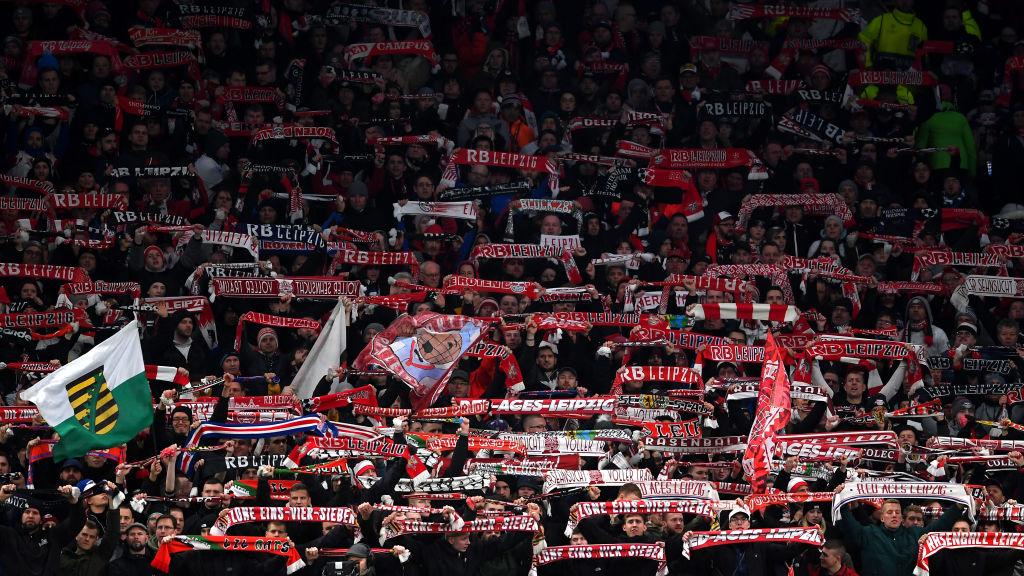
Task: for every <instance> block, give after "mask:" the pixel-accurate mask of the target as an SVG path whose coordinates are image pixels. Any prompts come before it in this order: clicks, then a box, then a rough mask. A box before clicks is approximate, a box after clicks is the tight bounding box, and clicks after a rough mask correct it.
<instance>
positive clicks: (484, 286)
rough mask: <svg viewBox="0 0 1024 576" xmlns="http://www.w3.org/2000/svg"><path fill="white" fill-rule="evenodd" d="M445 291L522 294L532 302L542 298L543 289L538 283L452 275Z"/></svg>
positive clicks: (447, 280)
mask: <svg viewBox="0 0 1024 576" xmlns="http://www.w3.org/2000/svg"><path fill="white" fill-rule="evenodd" d="M444 288H445V290H456V291H458V292H462V291H465V290H473V291H475V292H484V293H492V294H514V295H519V294H522V295H524V296H526V297H527V298H530V299H531V300H536V299H537V297H538V296H540V294H541V292H542V291H543V288H542V287H541V286H540V284H537V283H536V282H508V281H503V280H484V279H482V278H471V277H469V276H461V275H451V276H448V277H447V278H445V279H444Z"/></svg>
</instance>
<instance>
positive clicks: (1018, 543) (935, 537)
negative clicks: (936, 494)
mask: <svg viewBox="0 0 1024 576" xmlns="http://www.w3.org/2000/svg"><path fill="white" fill-rule="evenodd" d="M962 548H987V549H995V548H1009V549H1010V550H1024V534H1017V533H1013V532H932V533H930V534H928V535H927V536H926V537H925V539H924V541H923V542H921V546H920V547H919V548H918V550H917V566H916V567H915V568H914V575H915V576H928V575H929V570H930V568H929V566H928V563H929V560H928V559H929V558H931V557H932V556H933V555H935V554H937V553H938V552H940V551H942V550H959V549H962Z"/></svg>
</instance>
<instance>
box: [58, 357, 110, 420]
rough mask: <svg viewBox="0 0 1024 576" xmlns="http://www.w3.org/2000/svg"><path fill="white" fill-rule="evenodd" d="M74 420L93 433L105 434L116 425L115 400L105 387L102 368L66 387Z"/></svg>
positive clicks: (105, 381) (105, 382)
mask: <svg viewBox="0 0 1024 576" xmlns="http://www.w3.org/2000/svg"><path fill="white" fill-rule="evenodd" d="M65 388H66V389H67V394H68V401H69V402H71V408H72V410H74V412H75V420H77V421H78V423H79V424H81V425H82V427H83V428H85V429H86V430H88V431H90V432H93V433H94V434H107V433H109V432H110V431H111V430H113V429H114V427H115V426H116V425H117V415H118V410H117V402H115V401H114V395H113V394H111V392H110V389H109V388H108V387H107V380H106V378H104V377H103V370H102V368H101V369H99V370H97V371H96V372H93V373H92V374H86V375H85V376H83V377H82V378H80V379H78V380H75V381H73V382H71V383H70V384H68V385H67V386H66V387H65Z"/></svg>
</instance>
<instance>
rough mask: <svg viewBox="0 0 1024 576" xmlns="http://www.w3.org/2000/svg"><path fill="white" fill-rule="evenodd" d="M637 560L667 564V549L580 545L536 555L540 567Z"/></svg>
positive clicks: (660, 547)
mask: <svg viewBox="0 0 1024 576" xmlns="http://www.w3.org/2000/svg"><path fill="white" fill-rule="evenodd" d="M621 558H637V559H643V560H652V561H656V562H659V563H664V562H665V547H664V546H662V545H660V544H580V545H575V546H548V547H547V548H544V549H542V550H540V551H539V552H537V553H536V554H534V556H533V559H534V561H535V562H536V563H537V565H538V566H545V565H547V564H551V563H553V562H561V561H563V560H583V559H595V560H598V559H607V560H618V559H621ZM659 574H661V572H659Z"/></svg>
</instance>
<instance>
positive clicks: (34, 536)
mask: <svg viewBox="0 0 1024 576" xmlns="http://www.w3.org/2000/svg"><path fill="white" fill-rule="evenodd" d="M84 523H85V513H84V512H83V511H82V509H81V508H80V507H78V506H74V507H73V512H72V513H71V516H70V517H68V518H67V519H65V520H64V521H63V522H61V523H59V524H57V525H56V526H54V527H53V528H50V529H49V530H43V529H39V530H36V531H34V532H26V531H25V530H24V529H23V528H21V527H18V528H13V527H11V526H0V565H2V566H3V573H4V574H17V575H18V576H55V575H56V574H57V573H58V572H57V562H58V558H59V556H60V549H61V547H62V546H63V545H64V544H66V543H67V542H68V541H69V540H71V538H72V537H73V535H74V534H77V533H78V531H79V530H81V528H82V525H83V524H84Z"/></svg>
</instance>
